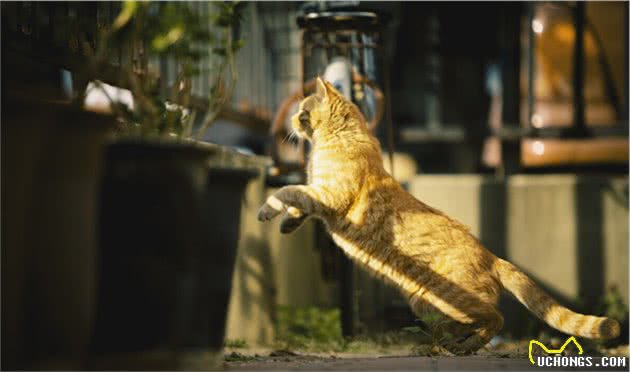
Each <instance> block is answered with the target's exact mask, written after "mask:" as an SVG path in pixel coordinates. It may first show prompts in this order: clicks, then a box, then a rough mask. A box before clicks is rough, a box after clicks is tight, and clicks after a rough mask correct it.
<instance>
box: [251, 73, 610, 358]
mask: <svg viewBox="0 0 630 372" xmlns="http://www.w3.org/2000/svg"><path fill="white" fill-rule="evenodd" d="M317 85H318V89H317V93H315V94H314V95H312V96H309V97H307V98H306V99H304V100H303V101H302V103H301V104H300V110H299V112H298V113H297V114H296V115H295V116H294V117H293V118H292V126H293V129H294V130H295V131H296V132H297V134H298V135H300V136H302V137H304V138H307V139H308V140H310V141H311V143H312V144H313V148H312V152H311V155H310V159H309V168H308V176H309V177H308V183H307V185H294V186H287V187H283V188H281V189H280V190H278V191H277V192H276V193H274V195H272V196H271V197H270V198H269V199H268V200H267V202H266V203H265V204H264V205H263V206H262V207H261V209H260V211H259V215H258V217H259V219H260V220H261V221H266V220H269V219H272V218H274V217H275V216H277V215H280V214H283V217H282V223H281V231H282V232H284V233H288V232H291V231H293V230H295V229H296V228H297V227H298V226H300V224H301V223H303V221H304V220H306V219H307V218H308V217H309V216H315V217H317V218H319V219H321V220H323V221H324V223H325V224H326V226H327V228H328V231H329V232H330V234H331V235H332V237H333V239H334V241H335V242H336V244H337V245H338V246H339V247H340V248H341V249H342V250H343V251H344V252H345V253H346V254H347V255H348V256H349V257H350V258H352V259H353V260H354V261H355V262H356V263H358V264H359V265H360V266H362V267H363V268H365V269H366V270H368V271H370V272H371V273H372V274H373V275H375V276H377V277H379V278H382V279H383V280H385V281H387V282H389V283H391V284H392V285H394V286H396V287H397V288H399V289H400V291H401V292H402V293H403V295H405V296H406V297H407V298H408V299H409V304H410V306H411V308H412V310H413V311H414V313H416V314H417V315H422V314H423V313H426V312H427V311H435V310H437V311H440V312H441V313H443V314H444V315H446V316H447V317H448V318H450V319H451V320H452V321H451V323H450V324H449V325H447V326H446V328H447V331H448V332H449V333H451V334H454V335H456V337H452V338H451V339H450V340H449V341H446V344H445V345H444V346H445V347H447V348H448V349H449V350H451V351H453V352H457V353H469V352H473V351H475V350H477V349H479V348H481V347H483V346H484V345H485V344H486V343H487V342H488V341H489V340H490V339H491V338H492V337H493V336H494V335H495V334H496V333H497V332H499V330H500V329H501V327H502V326H503V317H502V316H501V314H500V313H499V312H498V311H497V310H496V304H497V301H498V298H499V293H500V291H501V289H502V288H505V289H507V290H508V291H509V292H511V293H512V294H513V295H514V296H515V297H516V298H517V299H518V300H519V301H521V302H522V303H523V304H524V305H525V306H527V307H528V309H530V311H532V312H533V313H534V314H535V315H536V316H538V317H540V318H541V319H543V320H545V321H546V322H547V323H548V324H550V325H551V326H552V327H554V328H557V329H559V330H561V331H563V332H566V333H569V334H574V335H578V336H582V337H589V338H611V337H616V336H617V335H618V334H619V324H618V323H617V322H616V321H614V320H611V319H607V318H599V317H594V316H585V315H581V314H577V313H574V312H571V311H570V310H568V309H566V308H564V307H561V306H560V305H558V304H557V303H556V302H555V301H554V300H552V299H551V298H550V297H549V296H548V295H546V294H545V293H544V292H543V291H542V290H541V289H539V288H538V287H537V286H536V285H535V284H534V283H533V282H532V281H531V280H530V279H529V278H527V276H525V274H523V273H522V272H521V271H519V270H518V269H516V268H515V267H514V266H513V265H512V264H510V263H508V262H506V261H504V260H501V259H498V258H497V257H495V256H494V255H493V254H492V253H490V252H489V251H488V250H486V249H485V248H484V247H483V246H482V245H481V244H480V243H479V241H478V240H477V239H476V238H475V237H473V236H472V235H471V234H470V233H469V231H468V229H467V228H466V227H465V226H464V225H462V224H461V223H459V222H457V221H455V220H453V219H451V218H449V217H448V216H446V215H445V214H443V213H442V212H440V211H438V210H436V209H434V208H431V207H429V206H428V205H426V204H424V203H422V202H421V201H419V200H417V199H415V198H414V197H413V196H412V195H410V194H409V193H407V192H406V191H405V190H403V189H402V188H401V186H400V185H399V184H398V182H396V181H395V180H394V179H393V178H392V177H391V176H390V175H389V174H388V173H387V172H386V171H385V170H384V168H383V162H382V158H381V152H380V145H379V143H378V141H377V140H376V139H375V138H374V137H373V136H372V135H371V134H370V133H369V131H368V130H367V126H366V124H365V120H364V118H363V116H362V115H361V113H360V111H359V110H358V108H357V107H356V106H355V105H353V104H352V103H350V102H348V101H347V100H345V99H344V98H343V97H342V96H341V95H340V94H339V93H338V92H337V91H335V89H334V88H333V87H332V86H331V85H330V84H328V83H325V82H323V81H321V80H318V84H317Z"/></svg>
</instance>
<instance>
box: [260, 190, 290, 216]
mask: <svg viewBox="0 0 630 372" xmlns="http://www.w3.org/2000/svg"><path fill="white" fill-rule="evenodd" d="M285 210H286V207H285V205H284V203H283V202H281V201H280V199H278V198H276V197H275V196H274V195H271V196H270V197H269V198H267V201H265V204H263V206H262V207H260V209H259V210H258V221H269V220H271V219H272V218H274V217H276V216H277V215H279V214H280V213H281V212H284V211H285Z"/></svg>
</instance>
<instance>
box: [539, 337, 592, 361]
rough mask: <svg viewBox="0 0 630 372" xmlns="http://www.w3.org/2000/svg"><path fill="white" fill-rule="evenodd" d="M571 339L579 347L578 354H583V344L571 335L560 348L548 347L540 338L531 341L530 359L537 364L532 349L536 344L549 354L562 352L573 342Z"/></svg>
mask: <svg viewBox="0 0 630 372" xmlns="http://www.w3.org/2000/svg"><path fill="white" fill-rule="evenodd" d="M571 341H573V343H574V344H575V346H577V348H578V354H579V355H582V353H583V352H584V350H582V345H580V343H579V342H577V340H576V339H575V337H574V336H571V337H569V338H567V340H566V341H565V342H564V344H562V346H560V349H548V348H547V346H545V345H544V344H543V343H542V342H540V341H538V340H531V341H529V361H530V362H532V364H534V365H535V364H536V363H535V362H534V356H533V355H532V349H533V347H534V345H538V346H540V347H541V348H542V349H543V350H544V351H545V353H547V354H560V353H562V352H563V351H564V349H565V348H566V347H567V345H568V344H570V343H571Z"/></svg>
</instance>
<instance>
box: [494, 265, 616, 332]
mask: <svg viewBox="0 0 630 372" xmlns="http://www.w3.org/2000/svg"><path fill="white" fill-rule="evenodd" d="M494 267H495V270H496V272H497V274H498V278H499V281H500V282H501V284H502V285H503V288H505V289H506V290H507V291H508V292H510V293H512V294H513V295H514V296H515V297H516V298H517V299H518V300H519V301H520V302H521V303H522V304H523V305H525V307H527V309H528V310H529V311H531V312H532V313H534V315H536V316H537V317H538V318H540V319H542V320H543V321H545V323H547V324H549V325H550V326H552V327H553V328H555V329H557V330H559V331H561V332H564V333H568V334H571V335H575V336H580V337H585V338H599V339H602V338H603V339H608V338H615V337H617V336H619V331H620V328H619V323H618V322H617V321H616V320H614V319H610V318H605V317H598V316H592V315H583V314H579V313H576V312H573V311H571V310H569V309H567V308H566V307H563V306H561V305H560V304H558V302H556V300H554V299H553V298H551V297H550V296H549V295H548V294H547V293H545V292H544V291H543V290H542V289H541V288H540V287H538V286H537V285H536V283H534V282H533V281H532V280H531V279H530V278H529V277H527V275H525V274H524V273H523V272H522V271H521V270H519V269H518V268H517V267H516V266H514V265H512V264H511V263H509V262H507V261H505V260H502V259H500V258H497V261H496V262H495V266H494Z"/></svg>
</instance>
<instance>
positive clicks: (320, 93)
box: [315, 76, 328, 100]
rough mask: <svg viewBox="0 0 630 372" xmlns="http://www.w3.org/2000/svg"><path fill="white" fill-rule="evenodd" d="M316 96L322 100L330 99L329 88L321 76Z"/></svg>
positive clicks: (318, 78) (318, 79) (318, 80)
mask: <svg viewBox="0 0 630 372" xmlns="http://www.w3.org/2000/svg"><path fill="white" fill-rule="evenodd" d="M315 95H316V96H317V98H319V99H321V100H323V99H324V98H326V97H328V87H327V86H326V83H325V82H324V80H322V78H320V77H319V76H318V77H317V90H316V92H315Z"/></svg>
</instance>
